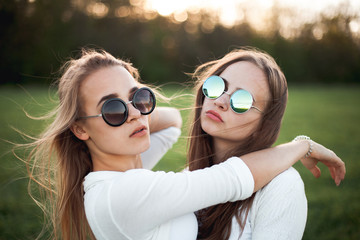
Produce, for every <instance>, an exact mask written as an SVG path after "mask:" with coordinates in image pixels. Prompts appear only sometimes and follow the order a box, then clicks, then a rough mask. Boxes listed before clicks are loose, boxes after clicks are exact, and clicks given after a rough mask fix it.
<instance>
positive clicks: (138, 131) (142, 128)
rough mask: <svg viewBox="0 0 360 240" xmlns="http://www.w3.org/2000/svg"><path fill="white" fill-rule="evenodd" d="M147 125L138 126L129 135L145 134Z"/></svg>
mask: <svg viewBox="0 0 360 240" xmlns="http://www.w3.org/2000/svg"><path fill="white" fill-rule="evenodd" d="M146 130H147V129H146V127H145V126H140V127H138V128H136V129H135V130H134V131H133V132H132V133H131V134H130V136H129V137H133V136H143V135H144V134H146Z"/></svg>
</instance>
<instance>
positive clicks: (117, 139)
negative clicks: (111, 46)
mask: <svg viewBox="0 0 360 240" xmlns="http://www.w3.org/2000/svg"><path fill="white" fill-rule="evenodd" d="M137 88H138V83H137V82H136V81H135V79H134V78H133V77H132V76H131V75H130V73H129V72H128V71H127V70H126V69H125V68H123V67H121V66H111V67H106V68H102V69H100V70H97V71H96V72H94V73H92V74H91V75H89V76H88V77H87V78H85V79H84V80H83V82H82V83H81V85H80V90H79V92H80V103H81V106H80V107H81V110H82V111H81V112H82V114H81V115H82V116H91V115H97V114H100V113H101V107H102V105H103V103H104V102H105V101H106V100H107V99H110V98H121V99H122V100H123V101H124V102H129V100H130V99H131V96H132V94H133V93H134V91H135V90H136V89H137ZM127 107H128V110H129V113H128V118H127V120H126V122H125V123H124V124H122V125H121V126H118V127H112V126H110V125H108V124H107V123H106V122H105V121H104V120H103V118H102V117H96V118H88V119H85V120H81V121H79V123H78V124H80V125H81V127H82V128H83V131H84V132H86V135H84V136H85V137H86V138H87V139H86V138H85V139H83V140H85V142H86V144H87V145H88V147H89V150H90V153H91V156H92V158H93V160H94V158H99V159H111V157H112V156H115V157H118V156H119V155H121V156H131V155H137V154H139V153H142V152H144V151H145V150H146V149H148V148H149V146H150V136H149V123H148V116H147V115H141V114H140V111H139V110H138V109H136V108H134V106H133V105H131V104H127Z"/></svg>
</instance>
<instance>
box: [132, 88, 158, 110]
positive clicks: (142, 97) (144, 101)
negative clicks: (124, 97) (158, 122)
mask: <svg viewBox="0 0 360 240" xmlns="http://www.w3.org/2000/svg"><path fill="white" fill-rule="evenodd" d="M132 101H133V105H134V106H135V107H136V108H137V109H138V110H139V111H140V112H141V114H143V115H146V114H150V113H151V112H152V111H153V110H154V108H155V95H154V93H153V92H152V91H151V90H150V89H148V88H140V89H139V90H138V91H137V92H136V93H135V95H134V98H133V100H132Z"/></svg>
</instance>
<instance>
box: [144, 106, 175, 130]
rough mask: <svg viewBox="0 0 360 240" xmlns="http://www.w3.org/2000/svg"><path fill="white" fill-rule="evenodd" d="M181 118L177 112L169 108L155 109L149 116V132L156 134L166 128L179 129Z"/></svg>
mask: <svg viewBox="0 0 360 240" xmlns="http://www.w3.org/2000/svg"><path fill="white" fill-rule="evenodd" d="M181 125H182V118H181V115H180V112H179V110H177V109H176V108H171V107H157V108H155V110H154V112H153V113H152V114H151V119H150V132H151V133H153V132H157V131H160V130H162V129H165V128H168V127H176V128H181Z"/></svg>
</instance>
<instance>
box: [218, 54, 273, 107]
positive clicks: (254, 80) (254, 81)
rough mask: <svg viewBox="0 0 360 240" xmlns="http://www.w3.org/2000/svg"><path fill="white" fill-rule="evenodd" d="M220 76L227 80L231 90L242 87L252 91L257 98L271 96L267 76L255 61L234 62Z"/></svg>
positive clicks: (265, 98) (264, 98)
mask: <svg viewBox="0 0 360 240" xmlns="http://www.w3.org/2000/svg"><path fill="white" fill-rule="evenodd" d="M220 76H221V77H223V78H224V79H226V80H227V82H228V91H230V92H231V91H233V90H235V89H237V88H242V89H245V90H247V91H249V92H251V94H252V95H253V96H254V98H255V99H263V100H267V99H268V97H269V86H268V82H267V79H266V76H265V74H264V72H263V71H262V70H261V69H260V68H259V67H258V66H256V65H255V64H254V63H251V62H248V61H240V62H236V63H233V64H231V65H230V66H228V67H227V68H226V69H225V70H224V71H223V72H222V73H221V74H220Z"/></svg>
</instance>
